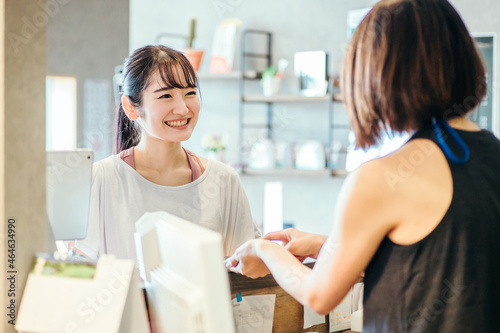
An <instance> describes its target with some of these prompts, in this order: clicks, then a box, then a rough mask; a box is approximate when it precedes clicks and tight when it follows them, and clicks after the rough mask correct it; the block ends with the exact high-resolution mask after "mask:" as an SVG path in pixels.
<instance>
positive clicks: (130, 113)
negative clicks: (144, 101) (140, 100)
mask: <svg viewBox="0 0 500 333" xmlns="http://www.w3.org/2000/svg"><path fill="white" fill-rule="evenodd" d="M122 107H123V111H125V114H126V115H127V117H128V119H130V120H137V118H139V115H138V114H137V112H136V111H135V108H134V106H133V105H132V103H130V98H129V97H128V96H126V95H122Z"/></svg>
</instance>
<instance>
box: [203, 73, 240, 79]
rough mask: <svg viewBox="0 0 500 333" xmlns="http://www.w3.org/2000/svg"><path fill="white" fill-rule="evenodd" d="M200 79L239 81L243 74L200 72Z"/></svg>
mask: <svg viewBox="0 0 500 333" xmlns="http://www.w3.org/2000/svg"><path fill="white" fill-rule="evenodd" d="M196 74H197V75H198V79H200V80H234V79H239V77H240V75H241V73H240V72H237V71H233V72H228V73H206V72H198V73H196Z"/></svg>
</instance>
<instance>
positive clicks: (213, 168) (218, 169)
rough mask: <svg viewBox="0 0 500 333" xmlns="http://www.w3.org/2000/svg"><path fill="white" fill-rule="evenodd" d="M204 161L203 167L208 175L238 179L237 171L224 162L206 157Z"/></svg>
mask: <svg viewBox="0 0 500 333" xmlns="http://www.w3.org/2000/svg"><path fill="white" fill-rule="evenodd" d="M205 161H206V167H205V169H206V170H207V171H208V172H209V176H212V177H219V178H227V179H235V178H237V179H239V175H238V172H237V171H236V170H235V169H233V168H232V167H231V166H229V165H227V164H226V163H223V162H220V161H215V160H207V159H205Z"/></svg>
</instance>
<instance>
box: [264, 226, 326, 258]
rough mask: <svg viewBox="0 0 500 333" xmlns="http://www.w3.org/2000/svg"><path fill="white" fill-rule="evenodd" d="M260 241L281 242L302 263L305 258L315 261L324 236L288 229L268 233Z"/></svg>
mask: <svg viewBox="0 0 500 333" xmlns="http://www.w3.org/2000/svg"><path fill="white" fill-rule="evenodd" d="M262 239H266V240H278V241H282V242H283V246H284V248H285V249H287V250H288V251H289V252H290V253H291V254H293V255H294V256H295V257H296V258H297V259H298V260H300V261H301V262H302V261H304V260H305V259H306V258H307V257H311V258H314V259H317V257H318V253H319V250H321V247H322V246H323V243H324V242H325V240H326V236H321V235H316V234H310V233H307V232H302V231H298V230H296V229H294V228H288V229H285V230H282V231H277V232H270V233H268V234H267V235H265V236H264V237H263V238H262Z"/></svg>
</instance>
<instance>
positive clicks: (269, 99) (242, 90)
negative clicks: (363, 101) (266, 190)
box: [239, 30, 350, 176]
mask: <svg viewBox="0 0 500 333" xmlns="http://www.w3.org/2000/svg"><path fill="white" fill-rule="evenodd" d="M251 35H260V36H261V38H265V39H267V40H266V46H267V52H265V53H254V52H248V51H247V49H246V42H247V38H248V37H249V36H251ZM271 54H272V33H271V32H269V31H262V30H245V31H243V32H242V36H241V46H240V66H241V72H240V73H241V74H240V76H239V119H240V120H239V123H240V124H239V125H240V128H239V163H240V165H242V166H243V167H242V172H243V174H247V175H258V176H262V175H270V176H278V175H292V176H318V175H322V176H326V175H331V176H339V175H344V174H343V172H342V171H338V172H337V171H333V170H331V169H330V166H331V163H330V160H329V154H327V164H326V165H327V169H325V170H319V171H304V170H295V169H287V170H284V169H262V170H260V169H259V170H256V169H249V168H247V167H246V161H245V158H244V154H245V149H246V147H244V139H245V131H246V130H247V129H256V128H263V129H266V132H267V138H268V139H271V138H272V136H273V124H272V118H273V105H274V104H275V103H317V102H323V103H328V115H329V116H328V118H329V126H328V128H327V129H325V130H328V144H327V151H329V145H330V144H331V142H332V140H333V131H334V129H335V128H339V129H340V128H343V129H349V128H350V127H349V126H348V125H338V124H335V122H334V117H333V109H334V103H335V102H338V101H341V96H340V95H339V94H334V93H333V91H334V80H333V79H331V78H329V86H328V94H327V95H325V96H317V97H316V96H315V97H309V96H302V95H275V96H264V95H249V94H246V84H245V83H246V81H248V80H256V79H260V77H261V75H259V74H257V75H256V76H255V77H248V76H246V75H243V73H247V71H248V70H249V69H247V68H246V60H247V59H248V58H258V59H263V60H265V61H266V67H270V66H271V64H272V57H271ZM250 71H252V69H250ZM259 103H260V104H263V105H264V106H265V108H266V112H267V122H266V123H265V124H247V123H245V121H244V119H245V106H246V105H247V104H259ZM247 149H248V148H247Z"/></svg>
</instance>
